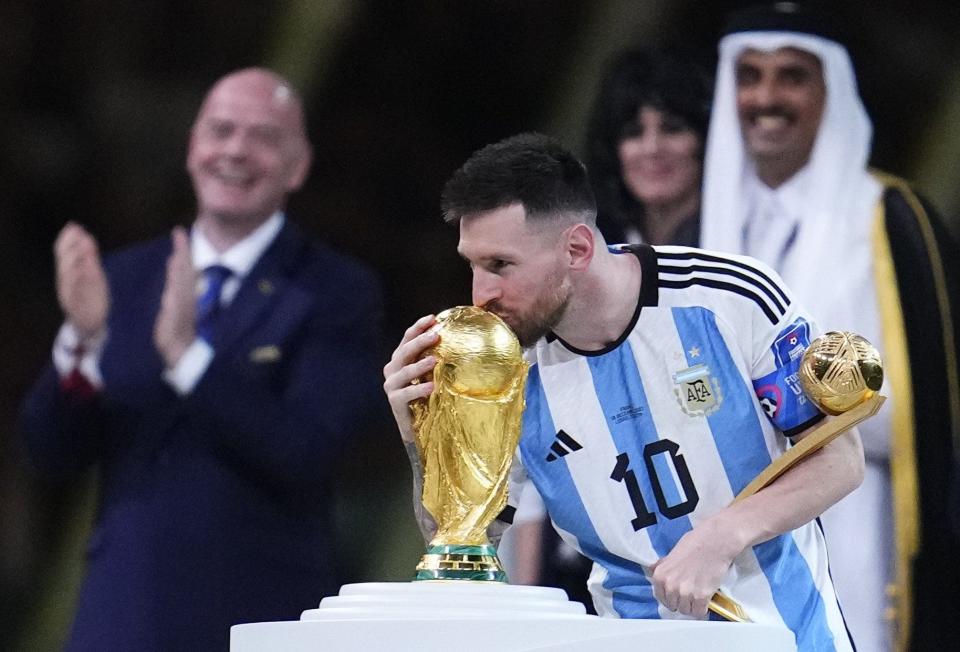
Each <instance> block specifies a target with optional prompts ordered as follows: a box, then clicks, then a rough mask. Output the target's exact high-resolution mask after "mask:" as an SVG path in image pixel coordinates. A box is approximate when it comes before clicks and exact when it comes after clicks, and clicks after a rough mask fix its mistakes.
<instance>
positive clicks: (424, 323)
mask: <svg viewBox="0 0 960 652" xmlns="http://www.w3.org/2000/svg"><path fill="white" fill-rule="evenodd" d="M436 321H437V318H436V316H434V315H424V316H423V317H421V318H420V319H418V320H417V321H415V322H413V324H412V325H411V326H410V327H409V328H408V329H407V330H406V331H404V333H403V339H401V340H400V344H401V345H403V344H405V343H406V342H409V341H410V340H412V339H413V338H415V337H416V336H417V335H419V334H420V333H422V332H423V331H425V330H427V329H428V328H430V327H431V326H433V324H434V322H436Z"/></svg>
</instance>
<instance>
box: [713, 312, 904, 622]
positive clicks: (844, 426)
mask: <svg viewBox="0 0 960 652" xmlns="http://www.w3.org/2000/svg"><path fill="white" fill-rule="evenodd" d="M798 375H799V376H800V386H801V387H802V388H803V393H804V394H805V395H806V396H807V398H808V399H810V400H811V401H813V403H814V404H815V405H816V406H817V407H818V408H820V410H821V411H822V412H825V413H826V414H829V415H831V416H833V417H834V418H833V419H828V420H827V421H824V422H823V423H821V424H820V425H818V426H816V427H815V428H814V429H813V430H812V431H811V432H809V433H808V434H807V436H805V437H804V438H803V439H801V440H800V441H799V442H798V443H797V445H796V446H793V447H792V448H790V449H789V450H787V452H786V453H784V454H783V455H781V456H780V457H778V458H777V459H776V460H774V462H773V463H772V464H770V465H769V466H767V468H765V469H764V470H763V471H762V472H761V473H760V475H758V476H757V477H756V478H755V479H754V480H753V481H752V482H751V483H750V484H748V485H747V486H746V487H745V488H744V489H743V491H741V492H740V493H739V494H737V497H736V498H735V499H734V501H733V502H737V501H740V500H743V499H744V498H746V497H747V496H752V495H753V494H755V493H756V492H758V491H760V490H761V489H763V488H764V487H766V486H767V485H769V484H770V483H771V482H773V481H774V480H776V479H777V478H778V477H780V476H781V475H783V473H785V472H786V471H787V470H788V469H790V468H792V467H793V466H794V465H795V464H797V462H799V461H800V460H802V459H804V458H806V457H807V456H808V455H810V454H811V453H814V452H815V451H818V450H820V449H821V448H823V447H824V446H826V445H827V444H829V443H830V442H831V441H833V440H834V439H836V438H837V437H839V436H840V435H842V434H843V433H845V432H846V431H847V430H849V429H850V428H852V427H854V426H855V425H857V424H858V423H860V422H861V421H865V420H866V419H868V418H870V417H872V416H873V415H875V414H876V413H877V411H878V410H879V409H880V406H881V405H883V402H884V401H885V400H886V397H884V396H881V395H880V394H878V393H877V392H878V391H880V386H881V385H882V384H883V363H882V361H881V360H880V353H879V352H878V351H877V349H876V348H875V347H874V346H873V345H872V344H871V343H870V342H869V341H868V340H867V339H866V338H864V337H862V336H860V335H857V334H856V333H851V332H848V331H830V332H828V333H824V334H823V335H821V336H820V337H818V338H817V339H815V340H814V341H813V342H811V343H810V346H808V347H807V350H806V352H804V354H803V358H802V359H801V360H800V370H799V372H798ZM708 608H709V609H710V611H712V612H714V613H716V614H717V615H719V616H722V617H723V618H726V619H727V620H733V621H737V622H749V620H750V619H749V617H748V616H747V614H746V613H745V612H744V610H743V608H742V607H741V606H740V605H739V604H738V603H737V602H736V600H734V599H733V598H731V597H729V596H727V595H725V594H723V593H720V592H717V593H715V594H714V595H713V599H712V600H711V601H710V604H709V606H708Z"/></svg>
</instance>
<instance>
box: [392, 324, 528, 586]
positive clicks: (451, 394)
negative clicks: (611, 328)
mask: <svg viewBox="0 0 960 652" xmlns="http://www.w3.org/2000/svg"><path fill="white" fill-rule="evenodd" d="M434 328H435V329H436V331H437V332H438V334H439V336H440V339H439V342H438V343H437V344H436V346H434V347H433V348H432V349H430V350H429V351H426V352H425V355H432V356H434V357H435V358H436V360H437V364H436V366H435V367H434V368H433V383H434V390H433V392H432V393H431V394H430V396H429V398H428V399H427V400H426V401H423V400H420V401H415V402H413V403H411V405H410V408H411V410H412V412H413V428H414V433H415V437H416V444H417V451H418V453H419V455H420V460H421V462H422V466H423V496H422V499H423V505H424V507H426V508H427V510H428V511H429V512H430V514H431V515H432V516H433V518H434V519H435V520H436V522H437V532H436V535H435V536H434V538H433V539H432V540H431V541H430V546H429V548H428V551H427V554H426V555H424V557H423V560H422V561H421V562H420V564H419V565H418V566H417V571H418V572H417V579H492V580H499V581H503V580H504V579H505V576H504V574H503V571H502V568H501V567H500V563H499V560H497V558H496V550H495V549H494V548H493V546H492V545H490V543H489V540H488V539H487V534H486V530H487V526H489V525H490V523H491V522H492V521H493V520H494V519H495V518H496V517H497V515H499V514H500V512H501V511H503V509H504V507H505V506H506V503H507V475H508V473H509V471H510V464H511V462H512V460H513V455H514V452H515V451H516V448H517V442H518V441H519V439H520V419H521V415H522V412H523V407H524V404H523V388H524V384H525V382H526V372H527V364H526V362H524V360H523V354H522V350H521V348H520V343H519V342H518V341H517V338H516V336H515V335H514V334H513V331H511V330H510V328H509V327H508V326H507V325H506V323H504V322H503V320H501V319H500V318H499V317H497V316H496V315H494V314H493V313H490V312H487V311H485V310H483V309H481V308H476V307H473V306H466V307H464V306H461V307H456V308H451V309H449V310H445V311H443V312H441V313H440V314H439V315H437V325H436V326H435V327H434Z"/></svg>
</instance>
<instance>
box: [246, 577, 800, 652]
mask: <svg viewBox="0 0 960 652" xmlns="http://www.w3.org/2000/svg"><path fill="white" fill-rule="evenodd" d="M601 646H603V647H601ZM599 649H620V650H631V651H632V652H654V651H655V652H673V651H677V652H679V651H681V650H682V651H684V652H691V651H697V650H710V651H711V652H795V651H796V649H797V648H796V645H795V644H794V638H793V634H792V633H791V632H790V631H789V630H787V629H786V628H783V627H775V626H772V625H755V624H738V623H717V622H704V621H698V620H618V619H613V618H598V617H597V616H589V615H587V614H586V613H585V612H584V608H583V605H581V604H580V603H579V602H571V601H570V600H568V599H567V595H566V593H564V592H563V591H561V590H559V589H549V588H545V587H538V586H514V585H510V584H498V583H493V582H489V583H487V582H373V583H367V584H346V585H344V586H343V587H341V589H340V595H338V596H334V597H329V598H324V599H323V601H322V602H321V603H320V607H319V608H318V609H310V610H307V611H304V612H303V614H302V615H301V617H300V620H299V621H288V622H274V623H250V624H246V625H234V626H233V627H232V628H231V629H230V650H231V652H307V651H309V652H318V651H322V652H369V651H371V650H389V651H390V652H520V651H524V652H533V651H534V650H536V651H537V652H585V651H594V650H599Z"/></svg>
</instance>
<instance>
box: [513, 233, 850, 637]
mask: <svg viewBox="0 0 960 652" xmlns="http://www.w3.org/2000/svg"><path fill="white" fill-rule="evenodd" d="M614 250H615V251H618V252H620V253H623V254H624V255H632V254H636V255H637V256H638V257H639V259H640V262H641V269H642V274H643V277H642V288H641V291H640V297H639V301H638V304H637V310H636V312H635V314H634V318H633V322H632V323H631V324H630V326H629V328H627V330H626V332H625V333H624V334H623V335H622V336H621V337H620V339H618V340H617V341H616V342H614V343H613V344H611V345H610V346H609V347H607V348H605V349H603V350H601V351H590V352H587V351H579V350H577V349H575V348H573V347H572V346H570V345H568V344H566V343H565V342H563V341H562V340H560V339H559V338H557V337H555V336H550V337H547V338H544V339H541V340H540V341H539V342H538V343H537V344H536V346H535V347H533V348H532V349H530V350H529V351H528V356H529V359H530V361H531V362H532V363H533V366H532V367H531V369H530V374H529V378H528V382H527V389H526V401H527V407H526V411H525V412H524V417H523V434H522V437H521V441H520V447H519V457H520V460H521V462H522V465H521V466H522V468H521V471H520V473H521V476H522V473H523V472H525V473H526V474H527V476H529V478H530V479H531V480H532V481H533V483H534V485H535V486H536V487H537V489H538V490H539V492H540V495H541V496H542V497H543V500H544V503H545V505H546V507H547V511H548V513H549V515H550V517H551V520H552V521H553V523H554V526H555V527H556V528H557V530H558V531H559V532H560V534H561V536H562V537H563V538H564V540H566V541H567V542H568V543H569V544H571V545H572V546H574V547H575V548H577V549H578V550H580V551H581V552H582V553H583V554H585V555H586V556H588V557H590V558H591V559H593V560H594V562H595V563H594V570H593V573H592V574H591V577H590V581H589V586H590V591H591V593H592V595H593V599H594V603H595V605H596V607H597V611H598V613H600V615H605V616H613V617H623V618H680V617H683V616H680V615H678V614H676V613H674V612H671V611H669V610H667V609H665V608H663V607H661V606H660V605H659V604H658V602H657V601H656V599H655V598H654V596H653V588H652V585H651V583H650V581H649V579H648V576H647V569H649V568H650V567H651V565H652V564H653V563H654V562H656V561H657V560H658V559H660V558H661V557H663V556H665V555H666V554H667V553H669V552H670V550H671V549H672V548H673V546H674V545H675V544H676V543H677V541H678V540H679V539H680V537H682V536H683V535H684V533H686V532H687V531H689V530H690V529H691V528H693V527H696V525H697V523H699V522H700V521H702V520H703V519H706V518H708V517H710V516H711V515H713V514H715V513H716V512H718V511H719V510H721V509H722V508H723V507H725V506H727V505H728V504H730V502H731V501H732V500H733V498H734V496H736V494H737V493H738V492H739V491H740V490H741V489H743V488H744V487H746V485H747V484H749V482H750V481H751V480H753V479H754V478H755V477H756V476H757V475H759V474H760V472H761V471H762V470H763V469H764V468H765V467H766V466H767V465H769V464H770V463H771V461H772V460H774V459H776V458H777V457H779V456H780V455H782V454H783V452H784V451H786V450H787V448H788V447H789V445H790V442H789V440H788V437H787V436H786V435H789V434H790V433H791V432H799V431H800V430H803V429H804V428H806V427H808V426H809V425H811V424H812V423H814V422H815V421H816V420H817V419H819V418H821V415H820V414H819V412H817V410H816V409H815V408H814V407H813V406H812V405H811V404H810V403H809V402H808V401H807V400H806V398H805V397H804V396H803V394H802V393H801V391H800V388H799V384H798V379H797V377H796V370H797V368H798V366H799V363H800V356H801V355H802V353H803V350H804V348H805V347H806V345H807V344H809V339H810V335H811V332H810V331H811V328H812V327H811V323H810V320H809V318H808V317H807V315H806V314H805V313H804V312H803V311H802V310H801V309H800V308H798V307H797V305H796V304H795V303H793V302H792V301H791V299H790V296H789V295H788V294H787V291H786V290H785V289H784V287H783V284H782V282H781V281H780V279H779V277H778V276H777V275H776V273H775V272H773V271H772V270H770V268H768V267H766V266H765V265H763V264H762V263H760V262H758V261H756V260H754V259H751V258H747V257H744V256H732V255H728V254H721V253H715V252H708V251H704V250H700V249H692V248H686V247H650V246H646V245H638V246H631V247H629V248H627V247H622V248H614ZM634 300H637V298H636V297H624V301H634ZM515 479H516V477H515ZM721 588H722V589H723V590H724V591H725V592H726V593H727V594H728V595H729V596H731V597H733V598H735V599H736V600H737V601H738V602H740V604H741V605H743V607H744V609H745V610H746V612H747V614H748V615H749V616H750V618H751V619H752V620H754V621H755V622H762V623H777V624H783V625H785V626H787V627H789V628H790V629H791V630H792V631H793V632H794V633H795V634H796V637H797V643H798V647H799V649H800V650H801V651H804V652H805V651H814V650H815V651H817V652H820V651H823V650H851V649H852V646H851V644H850V640H849V637H848V635H847V632H846V628H845V625H844V622H843V617H842V615H841V613H840V609H839V606H838V604H837V600H836V596H835V594H834V589H833V585H832V583H831V580H830V576H829V570H828V567H827V557H826V548H825V545H824V540H823V536H822V533H821V531H820V528H819V526H818V524H817V523H816V522H812V523H808V524H807V525H805V526H803V527H801V528H799V529H797V530H795V531H793V532H791V533H788V534H785V535H782V536H779V537H776V538H775V539H772V540H770V541H767V542H765V543H762V544H759V545H757V546H754V547H753V548H752V549H749V550H746V551H744V552H743V553H741V554H740V555H739V556H738V557H737V558H736V559H735V560H734V563H733V566H732V568H731V570H730V572H729V574H728V576H727V578H726V579H725V581H724V582H723V584H722V586H721Z"/></svg>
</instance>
